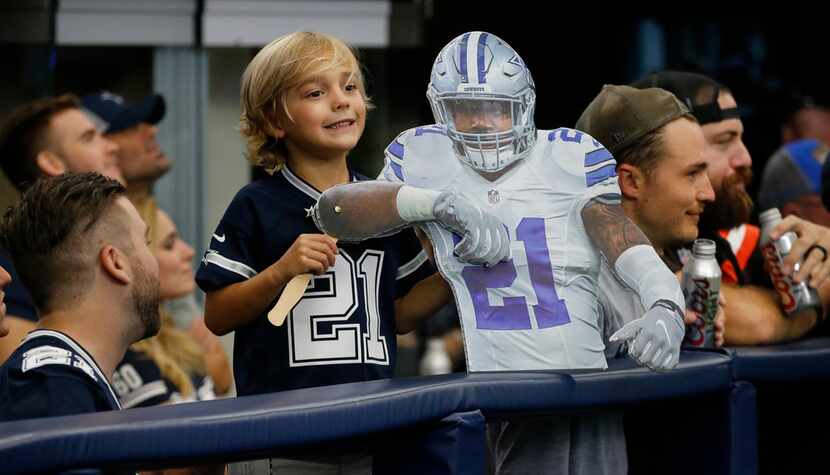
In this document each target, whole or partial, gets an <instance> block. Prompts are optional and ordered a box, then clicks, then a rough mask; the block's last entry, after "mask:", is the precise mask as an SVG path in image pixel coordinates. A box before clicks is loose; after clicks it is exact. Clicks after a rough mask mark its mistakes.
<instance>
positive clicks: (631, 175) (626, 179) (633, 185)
mask: <svg viewBox="0 0 830 475" xmlns="http://www.w3.org/2000/svg"><path fill="white" fill-rule="evenodd" d="M645 178H646V177H645V176H644V175H643V172H642V171H640V169H639V168H638V167H635V166H634V165H631V164H630V163H623V164H620V165H619V166H618V167H617V181H618V183H619V185H620V191H621V192H622V194H623V196H625V197H627V198H634V199H637V198H639V197H640V195H642V193H643V186H644V185H645Z"/></svg>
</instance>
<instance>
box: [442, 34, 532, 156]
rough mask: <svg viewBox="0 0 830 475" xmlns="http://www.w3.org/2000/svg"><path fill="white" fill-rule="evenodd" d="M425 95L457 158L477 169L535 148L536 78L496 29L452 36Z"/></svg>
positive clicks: (526, 152) (522, 154)
mask: <svg viewBox="0 0 830 475" xmlns="http://www.w3.org/2000/svg"><path fill="white" fill-rule="evenodd" d="M427 97H428V98H429V102H430V105H431V106H432V113H433V115H434V116H435V121H436V122H437V123H438V124H441V125H443V126H445V127H446V129H447V135H448V136H449V138H450V139H451V140H452V142H453V146H454V149H455V153H456V155H457V156H458V158H459V159H461V160H462V161H463V162H465V163H466V164H467V165H469V166H471V167H472V168H474V169H476V170H479V171H484V172H496V171H499V170H502V169H504V168H505V167H507V166H508V165H510V164H511V163H514V162H515V161H517V160H519V159H521V158H524V157H525V156H526V155H527V154H528V153H529V152H530V150H531V149H533V146H534V144H535V142H536V125H535V124H534V121H533V113H534V110H535V107H536V87H535V85H534V84H533V78H532V77H531V75H530V71H528V69H527V66H525V63H524V61H522V58H521V57H520V56H519V55H518V53H516V51H514V50H513V48H511V47H510V45H508V44H507V43H505V42H504V41H502V40H501V39H500V38H499V37H497V36H495V35H493V34H490V33H485V32H481V31H473V32H469V33H464V34H462V35H460V36H458V37H457V38H455V39H453V40H452V41H450V42H449V43H448V44H447V45H446V46H445V47H444V48H443V49H442V50H441V52H440V53H439V54H438V57H437V58H436V59H435V62H434V64H433V66H432V72H431V74H430V80H429V86H428V87H427Z"/></svg>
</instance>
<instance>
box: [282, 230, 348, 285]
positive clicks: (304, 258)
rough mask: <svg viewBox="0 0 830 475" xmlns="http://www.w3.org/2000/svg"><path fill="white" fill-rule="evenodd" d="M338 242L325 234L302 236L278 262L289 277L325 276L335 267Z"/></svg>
mask: <svg viewBox="0 0 830 475" xmlns="http://www.w3.org/2000/svg"><path fill="white" fill-rule="evenodd" d="M336 254H337V240H336V239H334V238H333V237H331V236H327V235H325V234H300V235H299V236H298V237H297V239H296V240H294V243H293V244H291V247H289V248H288V251H286V252H285V254H283V256H282V257H281V258H280V259H279V260H278V261H277V262H276V264H275V265H277V266H280V267H281V268H282V269H283V271H284V272H285V273H286V274H287V275H289V276H295V275H299V274H315V275H320V274H324V273H325V272H326V270H328V268H329V267H331V266H333V265H334V259H335V255H336Z"/></svg>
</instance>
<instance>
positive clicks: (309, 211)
mask: <svg viewBox="0 0 830 475" xmlns="http://www.w3.org/2000/svg"><path fill="white" fill-rule="evenodd" d="M312 216H314V206H310V207H308V208H305V217H306V218H311V217H312Z"/></svg>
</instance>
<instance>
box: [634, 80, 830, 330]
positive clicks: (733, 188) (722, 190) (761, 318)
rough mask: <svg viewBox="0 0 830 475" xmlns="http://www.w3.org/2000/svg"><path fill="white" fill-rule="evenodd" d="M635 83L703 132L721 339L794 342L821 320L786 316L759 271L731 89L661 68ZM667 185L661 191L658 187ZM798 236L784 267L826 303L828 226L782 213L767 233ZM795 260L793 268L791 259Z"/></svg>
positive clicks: (706, 216) (706, 229) (704, 222)
mask: <svg viewBox="0 0 830 475" xmlns="http://www.w3.org/2000/svg"><path fill="white" fill-rule="evenodd" d="M633 86H634V87H637V88H640V89H646V88H652V87H659V88H663V89H666V90H668V91H669V92H671V93H673V94H674V95H675V96H676V97H677V98H678V99H679V100H680V101H681V102H683V103H684V104H685V105H686V106H687V107H689V109H690V111H691V113H692V114H693V115H694V116H695V118H696V119H697V120H698V122H699V123H700V125H701V129H702V131H703V135H704V138H705V144H706V145H705V152H704V154H705V156H706V162H707V167H706V172H707V174H708V176H709V180H710V181H711V183H712V187H713V188H714V190H715V201H714V202H712V203H711V204H710V205H709V206H706V208H705V210H704V211H703V213H702V214H701V216H700V223H699V229H700V235H701V237H705V238H708V239H712V240H714V241H715V243H716V245H717V252H716V256H715V257H716V258H717V259H718V263H719V264H720V265H721V270H722V272H723V277H722V279H723V281H722V285H721V294H722V295H724V296H725V297H726V301H727V302H728V306H727V307H726V344H728V345H759V344H770V343H775V342H781V341H787V340H793V339H796V338H800V337H802V336H804V335H806V334H807V333H808V332H810V330H812V329H813V328H815V327H816V326H817V325H818V323H820V322H821V319H822V318H823V312H820V313H822V315H817V314H816V313H817V312H814V311H812V310H809V311H805V312H802V313H799V314H796V315H792V316H790V317H789V318H788V317H787V315H786V314H785V313H784V310H783V308H782V306H781V303H780V302H779V300H778V297H777V294H776V292H775V291H774V290H773V289H772V288H771V287H770V286H769V284H768V282H769V279H768V278H765V279H761V278H762V277H766V273H765V272H764V271H763V270H755V269H762V266H763V258H762V256H761V255H760V246H759V239H760V231H759V229H758V227H757V226H754V225H751V224H749V218H750V214H751V211H752V206H753V202H752V198H751V197H750V196H749V194H748V193H747V192H746V185H747V184H749V182H750V181H751V179H752V169H751V166H752V158H751V157H750V155H749V151H748V150H747V149H746V146H745V145H744V143H743V140H742V136H743V132H744V128H743V122H742V121H741V118H740V114H739V112H738V105H737V102H736V101H735V97H734V96H733V94H732V92H731V91H730V90H729V89H728V88H727V87H726V86H724V85H722V84H720V83H718V82H717V81H714V80H713V79H711V78H709V77H706V76H703V75H701V74H694V73H688V72H679V71H661V72H658V73H654V74H651V75H649V76H647V77H645V78H644V79H642V80H640V81H638V82H636V83H634V84H633ZM665 191H667V190H663V192H665ZM790 230H792V231H795V232H796V234H797V235H798V236H799V238H798V240H797V241H796V243H795V244H794V246H793V250H792V252H791V253H790V254H789V255H788V256H787V257H786V258H785V260H784V264H785V272H788V273H791V274H792V275H793V277H794V279H795V280H796V281H798V282H800V281H807V282H808V283H809V284H810V285H811V286H814V287H816V288H818V289H819V292H820V294H821V296H822V301H823V302H824V306H825V308H826V307H827V306H828V304H830V288H828V286H827V285H824V284H826V283H827V282H828V281H827V277H828V275H830V261H828V260H827V259H826V257H827V251H826V249H827V248H828V247H830V229H827V228H825V227H823V226H819V225H816V224H813V223H811V222H809V221H806V220H804V219H800V218H798V217H796V216H789V217H787V218H785V219H784V220H783V221H782V223H781V224H779V225H778V226H777V227H776V228H775V230H774V231H773V233H772V237H773V238H777V237H779V236H780V235H782V234H784V233H785V232H787V231H790ZM799 261H801V262H802V265H801V268H800V270H799V271H798V272H794V271H793V265H794V264H795V263H796V262H799Z"/></svg>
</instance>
